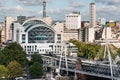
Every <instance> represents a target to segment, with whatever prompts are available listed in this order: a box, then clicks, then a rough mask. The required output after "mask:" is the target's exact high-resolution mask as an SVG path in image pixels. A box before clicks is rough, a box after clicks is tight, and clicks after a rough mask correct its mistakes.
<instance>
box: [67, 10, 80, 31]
mask: <svg viewBox="0 0 120 80" xmlns="http://www.w3.org/2000/svg"><path fill="white" fill-rule="evenodd" d="M66 28H68V29H79V28H81V15H80V12H73V13H72V14H68V15H67V16H66Z"/></svg>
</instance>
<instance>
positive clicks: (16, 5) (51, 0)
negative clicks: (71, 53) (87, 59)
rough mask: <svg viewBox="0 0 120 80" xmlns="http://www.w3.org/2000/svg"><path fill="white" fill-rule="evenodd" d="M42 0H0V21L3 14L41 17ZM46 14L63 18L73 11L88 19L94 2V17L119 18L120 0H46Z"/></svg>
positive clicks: (54, 17) (2, 19)
mask: <svg viewBox="0 0 120 80" xmlns="http://www.w3.org/2000/svg"><path fill="white" fill-rule="evenodd" d="M42 1H43V0H0V22H2V21H4V18H5V16H11V17H14V18H17V16H20V15H22V16H36V17H40V18H42V9H43V7H42ZM46 2H47V3H46V14H47V16H49V17H51V18H52V19H53V20H65V16H66V15H67V14H70V13H72V12H73V11H78V12H80V13H81V18H82V21H85V20H86V21H88V20H89V4H90V3H92V2H94V3H95V4H96V17H97V20H99V19H100V18H106V20H120V0H46Z"/></svg>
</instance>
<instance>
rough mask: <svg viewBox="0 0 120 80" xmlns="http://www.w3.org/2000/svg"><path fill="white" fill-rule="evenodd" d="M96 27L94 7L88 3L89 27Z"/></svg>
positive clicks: (93, 4)
mask: <svg viewBox="0 0 120 80" xmlns="http://www.w3.org/2000/svg"><path fill="white" fill-rule="evenodd" d="M95 26H96V5H95V3H90V27H95Z"/></svg>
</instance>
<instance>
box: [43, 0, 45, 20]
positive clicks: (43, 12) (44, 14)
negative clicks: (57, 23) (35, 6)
mask: <svg viewBox="0 0 120 80" xmlns="http://www.w3.org/2000/svg"><path fill="white" fill-rule="evenodd" d="M45 17H46V0H43V18H45Z"/></svg>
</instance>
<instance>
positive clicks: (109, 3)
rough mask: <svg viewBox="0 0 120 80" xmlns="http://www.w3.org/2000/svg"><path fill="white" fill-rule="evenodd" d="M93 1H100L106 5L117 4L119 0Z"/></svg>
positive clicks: (97, 0) (96, 0) (99, 0)
mask: <svg viewBox="0 0 120 80" xmlns="http://www.w3.org/2000/svg"><path fill="white" fill-rule="evenodd" d="M95 2H100V3H104V4H108V5H119V4H120V0H95Z"/></svg>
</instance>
